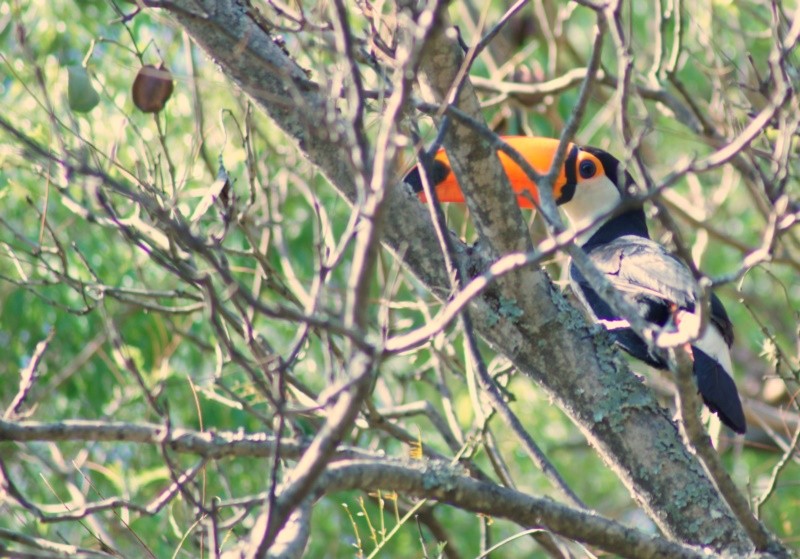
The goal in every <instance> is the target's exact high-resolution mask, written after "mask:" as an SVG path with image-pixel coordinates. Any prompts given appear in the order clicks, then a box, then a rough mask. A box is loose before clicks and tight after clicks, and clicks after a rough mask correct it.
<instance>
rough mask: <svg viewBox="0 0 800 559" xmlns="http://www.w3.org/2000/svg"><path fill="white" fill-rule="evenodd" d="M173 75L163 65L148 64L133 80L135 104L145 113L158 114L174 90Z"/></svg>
mask: <svg viewBox="0 0 800 559" xmlns="http://www.w3.org/2000/svg"><path fill="white" fill-rule="evenodd" d="M173 87H174V86H173V83H172V74H170V72H169V70H167V68H166V67H165V66H164V64H161V66H159V67H158V68H156V67H155V66H153V65H152V64H147V65H145V66H143V67H142V68H141V70H139V73H138V74H136V79H135V80H133V88H132V92H133V104H134V105H136V108H137V109H139V110H140V111H142V112H143V113H158V112H161V109H163V108H164V105H165V104H166V102H167V100H168V99H169V97H170V95H172V90H173Z"/></svg>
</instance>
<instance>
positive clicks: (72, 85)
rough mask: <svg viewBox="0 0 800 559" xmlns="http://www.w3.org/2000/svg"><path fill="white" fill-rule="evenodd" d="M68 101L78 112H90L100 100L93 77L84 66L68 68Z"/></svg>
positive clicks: (70, 106) (71, 107)
mask: <svg viewBox="0 0 800 559" xmlns="http://www.w3.org/2000/svg"><path fill="white" fill-rule="evenodd" d="M67 102H68V103H69V108H70V109H72V110H73V111H75V112H76V113H88V112H89V111H91V110H92V109H94V108H95V107H96V106H97V104H98V103H99V102H100V96H99V95H98V94H97V91H95V89H94V86H93V85H92V79H91V78H90V77H89V73H88V72H87V71H86V68H84V67H83V66H69V67H68V68H67Z"/></svg>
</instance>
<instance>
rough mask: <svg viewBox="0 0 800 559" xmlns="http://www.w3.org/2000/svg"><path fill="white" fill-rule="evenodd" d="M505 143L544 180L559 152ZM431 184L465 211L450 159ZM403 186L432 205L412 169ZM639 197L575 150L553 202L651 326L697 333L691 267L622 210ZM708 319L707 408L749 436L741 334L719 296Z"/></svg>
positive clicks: (617, 169) (625, 337)
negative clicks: (735, 346)
mask: <svg viewBox="0 0 800 559" xmlns="http://www.w3.org/2000/svg"><path fill="white" fill-rule="evenodd" d="M503 140H504V141H505V142H506V143H507V144H508V145H509V146H511V147H512V148H513V149H514V150H516V151H517V152H518V153H519V154H520V155H521V156H522V157H523V158H525V160H526V161H527V162H528V163H530V164H531V166H532V167H533V168H534V169H535V170H536V171H537V172H538V173H540V174H542V175H543V174H545V173H547V172H548V171H549V169H550V166H551V164H552V162H553V160H554V157H555V153H556V149H557V148H558V140H556V139H551V138H535V137H521V136H512V137H505V138H503ZM498 155H499V157H500V161H501V163H502V165H503V168H504V169H505V171H506V174H507V175H508V178H509V182H510V184H511V187H512V188H513V190H514V192H515V194H516V195H517V201H518V203H519V205H520V207H523V208H533V207H535V205H537V204H538V202H539V191H538V188H537V186H536V184H535V183H534V182H533V181H532V180H531V179H530V178H529V177H528V175H527V174H526V173H525V172H524V171H523V170H522V169H521V168H520V167H519V166H518V165H517V164H516V163H514V162H513V160H512V158H510V157H509V156H508V155H506V154H505V153H502V152H498ZM428 176H429V180H430V182H431V186H432V187H433V188H434V189H435V193H436V197H437V198H438V199H439V201H440V202H457V203H463V202H464V201H465V200H464V195H463V193H462V192H461V188H460V187H459V184H458V179H457V177H456V176H455V174H454V173H453V171H452V169H451V168H450V164H449V161H448V158H447V155H446V153H445V152H444V151H443V150H440V151H439V152H438V153H437V154H436V155H435V157H434V158H433V161H432V162H431V164H430V167H429V170H428ZM404 181H405V182H406V183H408V184H409V185H410V186H411V187H412V189H413V190H414V191H415V192H416V193H418V194H419V196H420V199H422V200H423V201H425V194H424V193H423V192H422V177H421V175H420V168H419V167H414V168H413V169H412V170H411V171H410V172H409V173H408V174H407V175H406V177H405V179H404ZM635 188H636V185H635V183H634V181H633V178H632V177H631V175H630V174H629V173H628V172H627V171H624V170H623V169H622V168H621V166H620V163H619V161H618V160H617V159H616V158H614V157H613V156H612V155H610V154H608V153H606V152H605V151H603V150H600V149H596V148H591V147H582V146H578V145H575V144H570V145H569V146H568V151H567V155H566V157H565V159H564V163H563V165H562V167H561V169H560V171H559V174H558V176H557V177H556V179H555V180H554V181H553V187H552V195H553V200H554V201H555V202H556V204H557V205H559V206H561V207H562V208H563V210H564V212H565V213H566V215H567V217H568V218H569V220H570V222H571V224H572V226H573V227H574V228H575V229H577V230H582V229H584V228H588V233H587V234H586V235H585V237H586V238H587V240H586V241H585V242H583V243H582V248H583V250H584V251H585V252H586V254H587V255H588V257H589V259H590V260H591V261H592V262H593V263H594V265H595V267H596V268H597V269H598V270H599V271H600V272H602V273H603V274H604V275H605V277H606V279H607V280H608V281H609V283H610V284H611V285H612V286H613V287H614V288H615V289H616V290H617V291H618V292H619V293H620V294H621V295H622V297H623V298H624V299H625V300H627V302H629V303H630V304H632V305H633V307H634V308H636V309H637V310H638V312H639V314H640V315H641V317H642V318H643V319H644V320H645V321H647V322H648V323H651V324H654V325H656V326H658V327H668V328H674V329H675V330H677V333H679V334H680V333H681V332H684V331H688V332H692V331H697V330H698V327H699V324H698V321H699V314H700V313H699V312H698V311H699V309H698V302H699V298H698V291H697V290H698V288H697V283H696V282H695V279H694V277H693V276H692V274H691V272H690V271H689V268H688V267H687V266H686V264H685V263H683V262H682V261H681V260H679V259H678V258H676V257H675V256H674V255H672V254H670V253H669V252H668V251H667V250H666V249H665V248H664V247H663V246H662V245H660V244H658V243H656V242H655V241H653V240H651V239H650V235H649V233H648V229H647V223H646V220H645V214H644V210H643V209H642V206H641V204H634V205H633V207H632V209H630V206H629V205H628V204H626V205H623V204H622V202H623V201H629V200H632V199H633V197H632V194H633V193H634V192H635ZM570 280H571V283H572V287H573V289H574V291H575V293H576V294H577V296H578V298H579V299H580V300H581V302H582V303H583V304H584V305H585V307H586V308H587V309H588V310H589V311H590V313H591V314H592V316H593V317H594V319H595V320H596V321H597V322H598V323H600V324H602V325H603V326H605V327H606V329H607V330H608V331H609V333H610V334H611V336H612V338H613V339H614V341H615V342H616V343H617V344H618V345H619V346H620V347H622V349H624V350H625V351H627V352H628V353H630V354H631V355H633V356H634V357H636V358H638V359H641V360H642V361H644V362H646V363H648V364H649V365H652V366H654V367H657V368H661V369H665V368H667V361H666V358H665V356H664V354H663V352H662V351H659V350H658V349H656V348H654V347H652V346H650V345H648V344H647V343H646V342H645V341H644V340H643V339H642V338H641V337H640V336H639V335H638V334H637V333H636V332H635V331H634V329H632V328H631V324H630V322H629V321H628V320H626V319H625V318H624V317H622V316H619V315H618V314H617V313H616V312H614V310H613V309H612V305H610V304H608V302H607V301H606V300H604V299H603V298H602V297H601V296H600V295H598V293H597V291H596V290H595V288H594V287H593V286H592V285H591V283H590V282H589V281H588V280H587V279H586V278H585V277H584V275H583V274H582V273H581V272H580V270H578V268H577V267H576V265H575V263H572V264H571V265H570ZM709 310H710V316H709V319H708V321H707V325H706V328H705V330H704V331H703V332H702V335H700V336H699V337H698V338H697V339H696V340H694V341H692V342H691V344H690V345H688V344H687V350H688V353H689V356H690V357H691V359H692V360H693V363H694V365H693V367H694V378H695V380H696V382H697V387H698V389H699V392H700V395H701V396H702V398H703V402H705V404H706V406H708V407H709V409H711V411H713V412H715V413H716V414H717V415H718V416H719V418H720V419H721V420H722V422H723V423H724V424H725V425H727V426H728V427H730V428H731V429H733V430H734V431H735V432H737V433H744V432H745V430H746V423H745V418H744V412H743V410H742V404H741V401H740V399H739V394H738V392H737V390H736V385H735V384H734V381H733V377H732V371H733V367H732V365H731V358H730V351H729V350H730V346H731V344H732V343H733V325H732V324H731V321H730V319H729V318H728V314H727V312H726V311H725V307H724V306H723V305H722V302H721V301H720V300H719V298H718V297H717V296H716V295H714V294H713V293H712V294H711V298H710V305H709ZM691 329H694V330H691Z"/></svg>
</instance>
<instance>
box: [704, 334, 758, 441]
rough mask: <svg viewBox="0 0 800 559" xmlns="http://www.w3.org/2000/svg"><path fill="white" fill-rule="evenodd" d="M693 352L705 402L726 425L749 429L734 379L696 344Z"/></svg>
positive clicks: (741, 430) (739, 431)
mask: <svg viewBox="0 0 800 559" xmlns="http://www.w3.org/2000/svg"><path fill="white" fill-rule="evenodd" d="M692 353H693V354H694V376H695V379H696V380H697V387H698V388H699V389H700V395H701V396H702V397H703V402H704V403H705V405H707V406H708V408H709V409H710V410H711V411H713V412H715V413H716V414H717V415H718V416H719V418H720V420H721V421H722V422H723V423H724V424H725V425H727V426H728V427H730V428H731V429H733V430H734V431H736V432H737V433H740V434H743V433H744V432H745V431H746V430H747V423H746V422H745V419H744V410H743V409H742V402H741V400H739V392H738V391H737V390H736V385H735V384H734V383H733V379H732V378H731V376H730V375H729V374H728V372H727V371H726V370H725V369H724V368H723V367H722V365H720V364H719V363H718V362H717V361H716V360H715V359H713V358H712V357H710V356H709V355H708V354H707V353H705V352H703V351H702V350H700V349H698V348H697V347H696V346H692Z"/></svg>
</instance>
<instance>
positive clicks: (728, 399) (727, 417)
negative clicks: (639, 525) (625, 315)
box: [572, 235, 746, 433]
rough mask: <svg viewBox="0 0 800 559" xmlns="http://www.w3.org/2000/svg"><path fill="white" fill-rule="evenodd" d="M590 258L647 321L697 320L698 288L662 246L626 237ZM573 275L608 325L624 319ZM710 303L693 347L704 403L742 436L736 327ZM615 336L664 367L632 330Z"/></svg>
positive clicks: (714, 300)
mask: <svg viewBox="0 0 800 559" xmlns="http://www.w3.org/2000/svg"><path fill="white" fill-rule="evenodd" d="M589 257H590V259H591V260H592V262H594V264H595V266H596V267H597V268H598V269H599V270H600V271H601V272H603V273H604V274H605V276H606V278H607V279H608V280H609V282H610V283H611V284H612V285H613V286H614V287H615V288H616V289H618V290H619V291H620V292H621V293H623V294H624V295H625V296H626V297H627V298H628V299H629V300H631V302H633V303H634V304H635V305H636V306H637V307H638V308H639V311H640V313H641V314H642V316H643V317H644V318H645V319H647V320H649V321H651V322H653V323H656V324H658V325H662V326H663V325H664V324H666V323H667V321H668V320H670V318H674V319H675V321H676V322H678V317H680V315H681V312H680V311H686V313H689V314H686V315H684V316H685V317H691V316H694V311H695V305H696V302H697V284H696V283H695V281H694V278H693V277H692V274H691V272H689V269H688V268H687V267H686V265H685V264H683V262H681V261H680V260H678V259H677V258H676V257H675V256H673V255H672V254H670V253H669V252H667V250H666V249H665V248H664V247H663V246H661V245H659V244H658V243H656V242H654V241H652V240H650V239H647V238H643V237H638V236H633V235H624V236H622V237H619V238H617V239H615V240H613V241H611V242H609V243H606V244H603V245H599V246H596V247H594V248H592V249H591V250H590V252H589ZM572 275H573V281H575V282H576V283H577V287H578V288H579V289H580V290H581V295H582V299H583V300H584V302H585V303H586V304H587V305H588V306H589V307H590V308H591V309H592V311H593V312H594V314H595V316H596V317H597V318H599V319H600V320H604V321H609V320H610V321H613V320H614V319H617V318H619V317H616V316H615V314H614V313H613V311H611V309H610V307H609V306H608V305H607V304H606V303H605V302H604V301H603V300H602V299H600V297H599V296H598V295H597V294H596V293H595V292H594V290H593V289H591V286H590V285H589V284H588V282H586V280H585V279H584V278H583V276H582V275H581V274H580V272H578V271H577V270H576V269H575V268H574V267H573V270H572ZM710 303H711V304H710V309H711V316H710V319H711V322H710V323H709V325H708V328H707V329H706V332H705V334H704V335H703V336H702V337H701V338H700V339H698V340H696V341H695V342H694V343H693V344H692V354H693V355H692V357H693V359H694V374H695V378H696V379H697V386H698V389H699V391H700V394H701V396H702V397H703V401H704V402H705V403H706V405H707V406H708V407H709V408H710V409H711V410H712V411H714V412H716V413H717V414H718V415H719V417H720V419H721V420H722V421H723V423H725V424H726V425H728V426H729V427H730V428H731V429H733V430H734V431H736V432H737V433H744V432H745V429H746V422H745V418H744V412H743V410H742V404H741V401H740V400H739V394H738V392H737V390H736V385H735V384H734V382H733V378H732V377H731V370H730V356H729V354H728V347H730V345H731V344H732V343H733V327H732V325H731V321H730V319H729V318H728V314H727V313H726V312H725V307H724V306H723V305H722V302H721V301H720V300H719V299H718V298H717V297H716V295H713V294H712V296H711V301H710ZM676 313H677V314H676ZM611 334H612V336H614V338H615V339H616V340H617V342H618V343H619V344H620V345H621V346H622V347H623V349H625V350H626V351H628V352H629V353H631V354H632V355H634V356H635V357H638V358H639V359H643V360H644V361H646V362H648V363H650V364H651V365H656V366H660V367H664V366H665V363H664V362H663V361H662V359H661V358H660V357H659V356H658V355H655V354H653V353H651V352H650V350H649V348H648V347H647V345H646V344H645V343H644V342H643V341H642V340H641V339H640V338H638V336H636V335H635V334H634V333H633V332H632V331H631V330H630V328H619V329H618V330H616V331H612V332H611Z"/></svg>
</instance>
